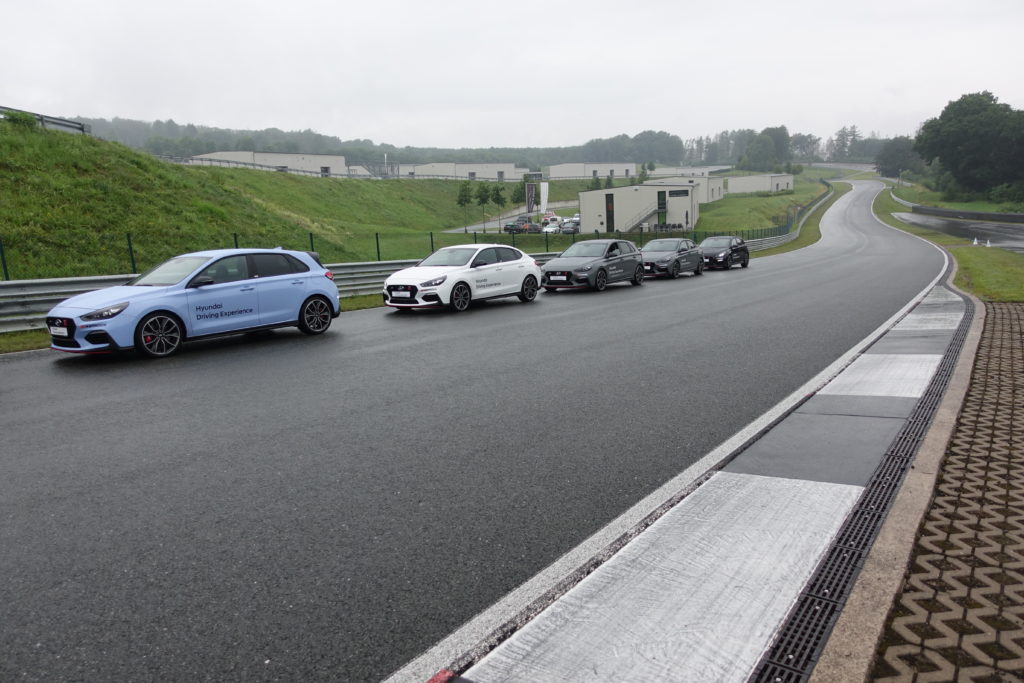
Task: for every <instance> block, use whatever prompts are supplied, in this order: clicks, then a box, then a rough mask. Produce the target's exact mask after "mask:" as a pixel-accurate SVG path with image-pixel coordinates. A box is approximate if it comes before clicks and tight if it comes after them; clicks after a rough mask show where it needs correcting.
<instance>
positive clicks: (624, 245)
mask: <svg viewBox="0 0 1024 683" xmlns="http://www.w3.org/2000/svg"><path fill="white" fill-rule="evenodd" d="M619 249H620V250H621V251H622V253H623V254H632V253H633V252H634V251H636V247H634V246H633V243H632V242H619Z"/></svg>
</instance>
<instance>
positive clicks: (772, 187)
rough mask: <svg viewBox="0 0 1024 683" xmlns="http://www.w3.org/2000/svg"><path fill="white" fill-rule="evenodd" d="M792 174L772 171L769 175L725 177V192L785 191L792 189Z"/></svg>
mask: <svg viewBox="0 0 1024 683" xmlns="http://www.w3.org/2000/svg"><path fill="white" fill-rule="evenodd" d="M793 183H794V179H793V174H791V173H773V174H770V175H734V176H729V177H727V178H726V182H725V193H726V194H747V193H750V192H785V191H786V190H792V189H793Z"/></svg>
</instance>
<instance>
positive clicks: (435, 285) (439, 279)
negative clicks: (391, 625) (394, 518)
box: [420, 275, 448, 287]
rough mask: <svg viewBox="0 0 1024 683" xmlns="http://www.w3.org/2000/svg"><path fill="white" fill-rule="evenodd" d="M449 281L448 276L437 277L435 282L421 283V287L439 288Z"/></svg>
mask: <svg viewBox="0 0 1024 683" xmlns="http://www.w3.org/2000/svg"><path fill="white" fill-rule="evenodd" d="M447 279H448V276H447V275H442V276H441V277H435V278H434V279H433V280H427V281H426V282H421V283H420V287H437V286H438V285H440V284H441V283H443V282H444V281H445V280H447Z"/></svg>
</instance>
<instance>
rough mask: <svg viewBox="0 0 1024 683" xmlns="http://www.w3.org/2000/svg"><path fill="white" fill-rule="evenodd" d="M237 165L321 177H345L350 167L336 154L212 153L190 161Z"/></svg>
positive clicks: (200, 163)
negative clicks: (297, 172)
mask: <svg viewBox="0 0 1024 683" xmlns="http://www.w3.org/2000/svg"><path fill="white" fill-rule="evenodd" d="M219 162H228V163H236V164H239V165H244V166H253V167H256V168H259V167H267V169H266V170H281V171H283V170H294V171H307V172H309V173H319V174H320V175H332V174H334V175H345V174H347V173H348V166H347V165H346V164H345V157H343V156H341V155H336V154H285V153H280V152H210V153H209V154H200V155H198V156H194V157H192V158H191V159H190V160H189V163H192V164H199V165H203V164H207V163H209V164H218V165H219Z"/></svg>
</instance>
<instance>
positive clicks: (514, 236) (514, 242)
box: [512, 233, 516, 247]
mask: <svg viewBox="0 0 1024 683" xmlns="http://www.w3.org/2000/svg"><path fill="white" fill-rule="evenodd" d="M512 246H513V247H514V246H516V234H515V233H512Z"/></svg>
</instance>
